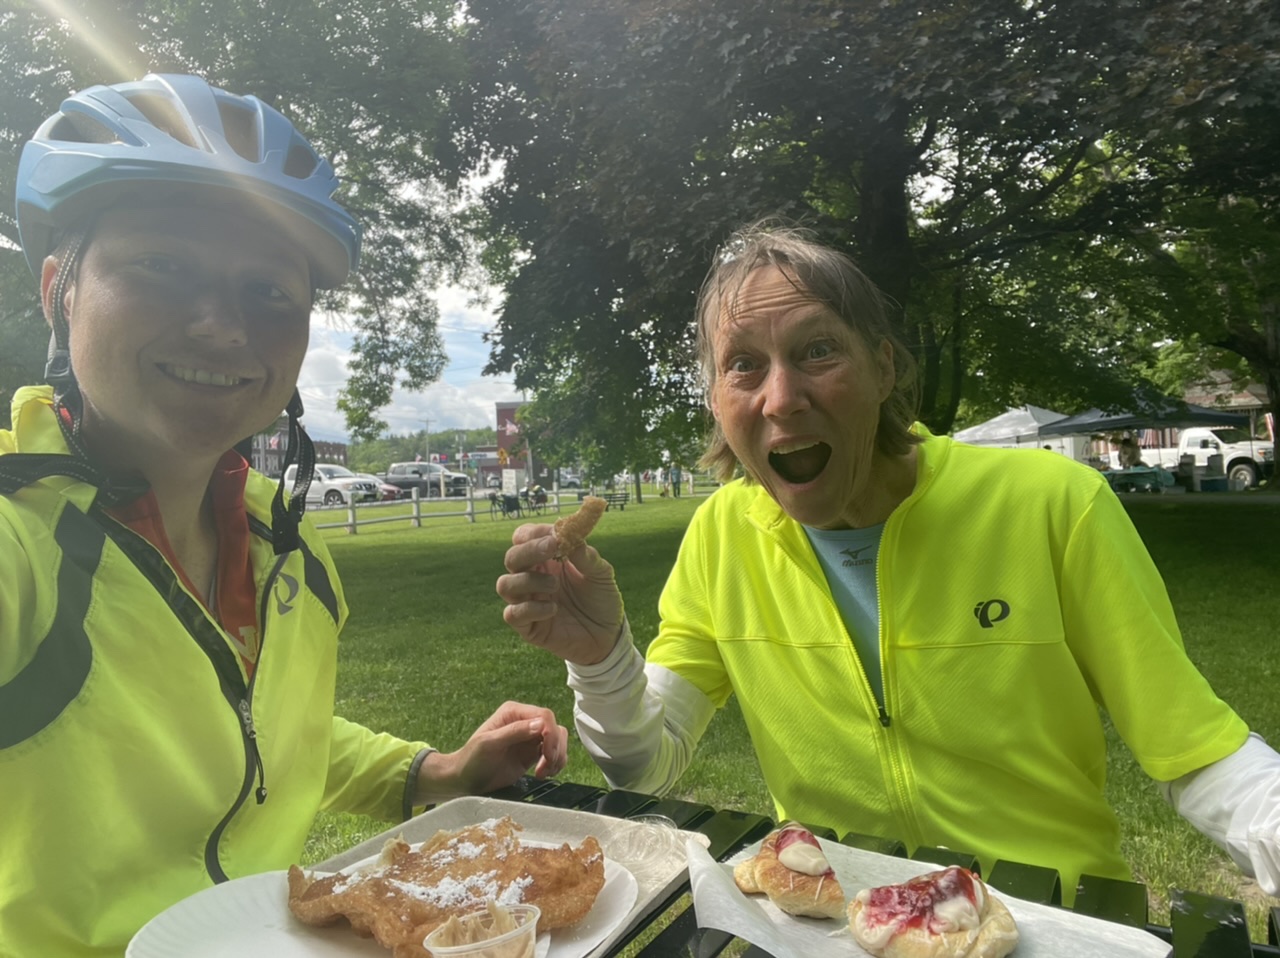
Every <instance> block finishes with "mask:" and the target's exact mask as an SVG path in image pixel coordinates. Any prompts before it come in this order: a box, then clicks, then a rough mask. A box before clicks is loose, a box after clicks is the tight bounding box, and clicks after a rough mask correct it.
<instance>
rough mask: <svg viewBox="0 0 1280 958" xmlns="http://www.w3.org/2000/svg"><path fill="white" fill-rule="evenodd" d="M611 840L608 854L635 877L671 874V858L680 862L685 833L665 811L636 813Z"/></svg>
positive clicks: (645, 877) (638, 879)
mask: <svg viewBox="0 0 1280 958" xmlns="http://www.w3.org/2000/svg"><path fill="white" fill-rule="evenodd" d="M626 822H627V824H628V825H631V826H640V827H631V828H621V829H619V833H618V834H617V835H616V836H615V837H614V838H613V839H612V840H611V841H610V844H609V848H608V854H609V857H610V858H612V859H614V860H615V861H616V862H617V863H618V864H619V865H622V866H624V867H625V868H626V869H627V870H628V871H629V872H631V874H633V875H634V876H635V877H636V880H637V881H644V880H645V879H647V878H662V877H665V876H668V875H670V873H671V868H672V862H673V861H679V862H683V860H684V856H685V851H684V836H682V835H681V834H680V829H679V828H678V827H677V826H676V823H675V822H674V821H672V820H671V819H670V818H667V817H666V816H665V815H636V816H634V817H633V818H628V819H627V820H626Z"/></svg>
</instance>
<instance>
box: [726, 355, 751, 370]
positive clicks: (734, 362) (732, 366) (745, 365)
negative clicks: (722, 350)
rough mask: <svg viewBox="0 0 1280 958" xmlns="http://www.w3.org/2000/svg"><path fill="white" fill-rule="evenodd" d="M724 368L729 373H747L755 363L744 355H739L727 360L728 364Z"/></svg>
mask: <svg viewBox="0 0 1280 958" xmlns="http://www.w3.org/2000/svg"><path fill="white" fill-rule="evenodd" d="M726 368H727V369H728V371H729V372H731V373H749V372H751V370H753V369H754V368H755V363H753V362H752V361H751V360H749V359H747V358H746V357H745V356H739V357H738V358H737V359H731V360H729V365H728V366H727V367H726Z"/></svg>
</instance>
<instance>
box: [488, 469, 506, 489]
mask: <svg viewBox="0 0 1280 958" xmlns="http://www.w3.org/2000/svg"><path fill="white" fill-rule="evenodd" d="M484 484H485V485H486V486H487V487H488V488H490V489H501V488H502V477H501V476H500V475H498V474H497V473H496V472H491V473H489V478H488V479H486V480H485V481H484Z"/></svg>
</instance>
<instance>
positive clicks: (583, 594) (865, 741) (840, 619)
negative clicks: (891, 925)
mask: <svg viewBox="0 0 1280 958" xmlns="http://www.w3.org/2000/svg"><path fill="white" fill-rule="evenodd" d="M697 323H698V338H699V356H700V360H701V364H702V371H703V376H704V381H705V385H706V393H707V400H708V404H709V406H710V409H711V412H712V414H713V416H714V418H715V430H714V433H713V435H712V438H711V441H710V445H709V448H708V450H707V452H706V454H705V456H704V457H703V465H704V466H707V467H709V468H710V469H712V470H713V471H714V472H715V473H716V474H717V475H718V476H719V478H721V479H722V480H726V481H727V480H733V481H728V484H727V485H725V486H724V487H722V488H721V489H720V490H718V491H717V492H716V493H715V494H714V495H712V496H711V497H709V498H708V499H707V501H706V502H705V503H703V504H702V506H701V507H700V508H699V509H698V511H697V513H696V514H695V515H694V518H693V520H692V522H691V523H690V526H689V529H688V531H687V533H686V535H685V538H684V542H683V544H682V545H681V548H680V553H679V556H678V558H677V560H676V565H675V568H674V569H673V571H672V573H671V576H670V578H669V579H668V581H667V585H666V587H665V589H664V591H663V594H662V597H661V600H660V603H659V612H660V614H661V624H660V627H659V631H658V635H657V637H656V638H654V640H653V641H652V643H650V645H649V646H648V649H647V654H646V655H645V656H642V655H641V654H640V653H639V652H638V651H637V650H636V648H635V646H634V644H633V642H632V637H631V634H630V629H629V626H628V625H627V622H626V619H625V617H624V615H623V608H622V601H621V597H620V595H619V593H618V590H617V587H616V585H615V583H614V578H613V570H612V568H611V567H610V566H609V564H608V563H607V562H605V561H604V559H602V558H601V557H600V556H599V554H598V553H596V552H595V550H594V549H592V548H591V547H590V546H584V547H583V548H582V549H580V550H579V551H578V552H577V553H576V554H575V555H572V556H570V557H569V560H568V561H566V562H564V563H560V562H551V561H549V560H550V557H551V555H552V552H553V550H554V545H555V544H554V541H553V540H552V539H551V538H550V537H549V536H548V528H549V527H545V526H524V527H522V528H521V529H518V530H517V531H516V533H515V537H514V545H513V547H512V548H511V549H510V550H509V551H508V552H507V556H506V567H507V570H508V574H507V575H505V576H503V577H502V578H500V579H499V581H498V592H499V594H501V595H502V596H503V597H504V598H505V599H506V600H507V602H508V607H507V609H506V611H505V616H506V620H507V622H508V623H509V624H510V625H511V626H512V627H513V628H515V629H516V631H517V632H519V633H520V634H521V635H522V636H523V637H524V638H525V639H526V640H528V641H530V642H532V643H533V644H535V645H538V646H540V647H543V648H546V649H548V650H550V651H552V652H554V653H555V654H557V655H559V656H560V657H561V658H564V659H565V660H566V661H567V662H568V664H569V684H570V686H571V687H572V688H573V689H574V691H575V693H576V699H577V707H576V710H575V714H576V716H577V725H578V733H579V735H580V736H581V738H582V740H583V742H584V743H585V744H586V746H587V749H588V751H589V752H590V753H591V755H592V756H593V758H594V759H595V760H596V762H597V763H598V764H599V766H600V768H601V769H602V770H603V771H604V774H605V777H606V778H607V779H608V780H609V782H610V784H611V785H613V786H614V787H620V788H629V789H634V790H637V791H642V792H650V793H655V794H662V793H663V792H665V791H666V790H667V789H669V788H670V787H671V786H672V785H673V784H674V783H675V782H676V780H677V779H678V778H679V777H680V775H681V773H682V772H683V771H684V769H685V768H686V767H687V766H688V764H689V761H690V759H691V757H692V755H693V752H694V750H695V748H696V747H697V744H698V741H699V739H700V738H701V737H702V734H703V732H704V731H705V730H706V728H707V726H708V724H709V722H710V721H711V719H712V717H713V716H714V714H715V712H716V710H717V709H718V708H719V707H720V706H722V705H724V704H725V703H726V702H727V701H728V699H729V697H730V696H731V695H737V697H738V701H739V704H740V706H741V709H742V713H743V716H744V718H745V720H746V724H747V727H748V730H749V732H750V735H751V739H752V744H753V746H754V748H755V752H756V756H757V758H758V759H759V762H760V767H761V770H762V773H763V776H764V779H765V782H766V784H767V786H768V788H769V791H770V794H771V796H772V798H773V800H774V803H775V806H776V818H777V820H778V821H786V820H796V821H801V822H805V823H807V824H809V825H821V826H827V827H829V828H832V829H834V830H835V831H836V832H837V833H838V834H840V835H845V834H847V833H849V832H859V833H863V834H874V835H881V836H885V837H893V838H899V839H901V840H903V841H904V842H905V843H906V844H907V846H908V847H909V848H911V849H914V848H917V847H922V846H923V847H936V846H945V847H949V848H954V849H960V850H963V851H965V852H968V853H972V854H974V855H975V856H977V858H978V859H979V861H980V862H981V864H982V868H983V870H984V872H986V871H987V870H989V869H990V868H991V867H992V865H993V864H994V863H995V862H996V861H997V860H1000V859H1005V860H1009V861H1014V862H1025V863H1030V864H1035V865H1042V866H1047V867H1052V868H1056V869H1057V870H1058V871H1059V872H1060V874H1061V876H1062V888H1063V898H1064V899H1065V902H1066V903H1067V904H1070V903H1071V901H1072V900H1073V899H1074V897H1075V889H1076V883H1077V878H1078V877H1079V876H1080V875H1082V874H1091V875H1097V876H1104V877H1112V878H1121V879H1127V878H1129V877H1130V872H1129V867H1128V865H1127V863H1126V862H1125V859H1124V857H1123V856H1122V854H1121V851H1120V841H1119V838H1120V834H1119V826H1118V822H1117V819H1116V816H1115V813H1114V812H1113V811H1112V809H1111V808H1110V806H1109V805H1108V804H1107V802H1106V800H1105V797H1104V793H1103V785H1104V777H1105V770H1106V758H1107V755H1106V741H1105V737H1104V733H1103V724H1102V718H1101V714H1100V713H1101V711H1102V710H1105V711H1106V712H1107V713H1108V715H1109V717H1110V719H1111V721H1112V722H1113V723H1114V725H1115V727H1116V728H1117V730H1118V731H1119V733H1120V735H1121V736H1122V737H1123V738H1124V740H1125V742H1126V743H1127V744H1128V746H1129V747H1130V749H1132V750H1133V752H1134V754H1135V755H1136V757H1137V759H1138V761H1139V762H1140V763H1141V765H1142V767H1143V768H1144V770H1145V771H1146V772H1147V773H1148V774H1149V775H1150V776H1151V777H1152V778H1153V779H1155V780H1156V781H1157V782H1158V783H1160V784H1161V787H1162V788H1163V790H1164V793H1165V795H1166V797H1168V798H1169V799H1170V801H1171V802H1172V803H1173V805H1174V807H1175V808H1176V809H1177V810H1178V811H1179V812H1180V813H1181V814H1182V815H1183V816H1184V817H1186V818H1187V819H1188V820H1189V821H1191V822H1192V824H1194V825H1195V826H1196V827H1197V828H1198V829H1200V830H1201V831H1202V832H1204V833H1205V834H1207V835H1208V836H1209V837H1210V838H1212V839H1213V840H1214V841H1216V842H1217V843H1218V844H1219V845H1220V846H1221V847H1223V848H1225V849H1226V850H1227V851H1228V853H1229V854H1230V855H1231V856H1232V858H1233V859H1234V861H1235V862H1236V863H1237V864H1238V865H1239V866H1240V867H1241V868H1242V869H1243V870H1244V871H1246V872H1248V873H1249V874H1253V875H1256V877H1257V878H1258V879H1259V882H1260V883H1261V884H1262V886H1263V887H1264V888H1265V889H1266V890H1267V891H1268V893H1270V894H1276V893H1277V891H1280V854H1277V848H1278V843H1277V829H1278V827H1280V799H1278V796H1280V755H1277V753H1276V752H1275V751H1274V750H1272V749H1271V748H1270V747H1269V746H1268V745H1267V744H1266V743H1265V742H1264V741H1263V740H1262V739H1261V738H1259V737H1258V736H1256V735H1251V734H1250V732H1249V729H1248V727H1247V726H1246V725H1245V723H1244V721H1243V720H1241V719H1240V717H1239V716H1237V715H1236V714H1235V712H1234V711H1233V710H1232V709H1231V708H1230V707H1229V706H1228V705H1227V704H1226V703H1224V702H1223V701H1222V700H1221V699H1220V698H1218V696H1217V695H1215V694H1214V692H1213V690H1212V689H1211V688H1210V687H1209V684H1208V683H1207V681H1206V680H1205V679H1204V677H1203V676H1202V675H1201V674H1200V673H1199V672H1198V671H1197V669H1196V668H1195V666H1194V665H1193V664H1192V663H1191V661H1190V660H1189V659H1188V657H1187V655H1186V652H1185V650H1184V648H1183V644H1182V638H1181V635H1180V633H1179V631H1178V625H1177V622H1176V621H1175V618H1174V614H1173V609H1172V607H1171V604H1170V602H1169V597H1168V594H1167V592H1166V590H1165V587H1164V583H1163V582H1162V581H1161V579H1160V575H1159V573H1158V572H1157V570H1156V568H1155V565H1154V563H1153V562H1152V560H1151V558H1150V556H1149V555H1148V553H1147V551H1146V548H1145V547H1144V545H1143V543H1142V541H1141V539H1140V538H1139V537H1138V534H1137V532H1136V531H1135V529H1134V528H1133V525H1132V524H1131V523H1130V521H1129V519H1128V516H1127V515H1126V514H1125V512H1124V509H1123V507H1122V506H1121V505H1120V503H1119V500H1118V499H1117V498H1116V496H1115V495H1114V494H1113V493H1112V492H1111V491H1110V489H1109V488H1108V487H1107V484H1106V481H1105V480H1104V479H1103V478H1102V477H1101V476H1100V474H1099V473H1097V472H1096V471H1095V470H1093V469H1090V468H1088V467H1087V466H1085V465H1083V464H1080V463H1075V462H1072V461H1070V460H1068V459H1066V458H1065V457H1063V456H1060V455H1055V454H1052V453H1050V452H1046V451H1044V450H1016V449H1015V450H1002V449H990V448H980V447H976V446H966V445H964V444H961V443H956V442H953V441H952V440H951V439H950V438H947V437H945V436H933V435H931V434H930V433H929V431H928V430H927V429H926V428H925V427H924V426H923V425H921V424H919V423H916V422H914V419H915V414H916V402H915V399H914V395H913V385H914V382H915V379H914V365H913V363H912V360H911V357H910V355H909V353H908V351H907V350H906V348H905V347H904V346H903V345H902V343H901V342H900V341H899V340H898V339H897V338H896V337H895V335H894V333H893V330H892V329H891V328H890V324H889V321H888V319H887V317H886V312H885V309H884V307H883V303H882V301H881V297H880V295H879V294H878V292H877V291H876V289H875V288H874V286H873V285H872V284H871V283H870V282H869V281H868V280H867V278H866V277H865V276H864V275H863V274H862V273H861V272H860V271H859V270H858V268H857V267H856V266H855V265H854V263H853V262H852V261H851V260H850V259H849V258H848V257H847V256H845V255H844V254H843V253H841V252H838V251H836V250H833V249H829V248H827V247H824V246H822V245H820V244H818V243H816V242H814V241H813V240H812V239H811V238H810V237H809V236H808V235H807V234H805V233H803V232H801V231H798V230H793V229H786V228H781V229H778V228H771V227H770V226H768V225H763V226H755V227H750V228H748V229H746V230H744V231H742V232H740V233H738V234H736V235H735V236H733V237H732V238H731V239H730V240H729V242H728V243H727V244H726V246H725V247H724V248H723V249H722V250H721V251H720V252H719V253H718V254H717V256H716V258H715V260H714V265H713V266H712V268H711V271H710V274H709V275H708V277H707V279H706V282H705V283H704V285H703V288H702V292H701V295H700V297H699V302H698V308H697ZM735 475H737V476H738V477H739V478H737V479H736V480H735V479H733V477H734V476H735Z"/></svg>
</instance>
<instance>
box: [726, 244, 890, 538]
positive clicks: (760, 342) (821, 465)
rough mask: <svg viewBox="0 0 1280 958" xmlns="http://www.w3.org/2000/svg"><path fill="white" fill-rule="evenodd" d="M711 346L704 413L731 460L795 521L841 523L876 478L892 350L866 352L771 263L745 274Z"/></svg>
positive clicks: (823, 525)
mask: <svg viewBox="0 0 1280 958" xmlns="http://www.w3.org/2000/svg"><path fill="white" fill-rule="evenodd" d="M712 345H713V353H714V357H715V364H716V365H715V369H716V380H715V385H714V386H713V387H712V390H711V409H712V412H713V413H714V415H715V417H716V420H717V421H718V422H719V423H720V427H721V429H722V430H723V431H724V435H725V439H726V440H727V441H728V443H729V447H730V448H731V449H732V450H733V452H734V454H735V455H736V456H737V457H738V461H739V462H741V463H742V464H743V466H744V467H745V468H746V469H747V471H748V472H749V473H750V474H751V475H752V476H753V477H754V478H755V479H756V480H757V481H759V482H760V484H761V485H762V486H764V488H765V489H766V490H767V491H768V492H769V494H770V495H772V496H773V498H774V499H775V500H777V502H778V504H779V505H780V506H781V507H782V508H783V509H784V510H785V511H786V513H787V514H788V515H790V516H791V517H792V518H794V519H796V520H797V521H799V522H803V523H805V524H806V525H811V526H815V527H818V528H825V529H833V528H843V527H847V526H848V525H850V524H851V523H850V521H849V520H850V516H851V515H852V514H854V513H856V512H857V511H858V510H857V508H856V507H857V504H858V503H859V502H863V501H866V500H867V498H868V496H869V493H871V492H872V491H873V490H874V484H875V483H876V481H877V480H876V470H875V469H874V462H875V460H876V459H877V458H878V457H877V454H876V448H875V440H876V430H877V427H878V423H879V417H880V404H881V403H882V402H884V400H885V399H886V398H888V396H889V394H890V392H891V391H892V389H893V384H894V378H893V352H892V346H891V345H890V344H889V343H888V342H884V343H882V344H881V345H880V347H879V348H878V349H877V350H876V351H874V352H873V351H872V350H870V349H868V348H867V346H866V345H865V343H864V342H863V340H862V338H861V337H860V336H858V334H857V333H855V332H854V331H853V330H852V329H850V328H849V326H848V325H847V324H846V323H844V322H842V321H841V320H840V318H839V317H838V316H836V315H835V313H833V312H832V311H831V310H830V309H829V308H828V307H826V306H824V305H822V304H820V303H817V302H815V301H814V300H813V299H811V298H810V297H809V296H808V295H807V294H806V293H804V292H803V291H802V290H801V289H797V288H796V286H795V285H793V284H792V282H791V281H790V280H789V279H788V277H787V276H786V275H785V274H784V273H783V272H782V271H781V270H780V269H778V268H777V267H774V266H768V267H761V268H759V269H757V270H755V271H753V272H752V273H751V274H750V275H749V276H748V277H747V280H746V282H745V283H744V284H743V286H742V288H741V290H740V291H739V293H738V295H737V297H736V299H735V300H734V302H733V303H732V305H731V309H730V310H728V311H726V312H725V313H722V315H721V317H720V321H719V323H718V325H717V327H716V329H715V331H714V334H713V337H712Z"/></svg>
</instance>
